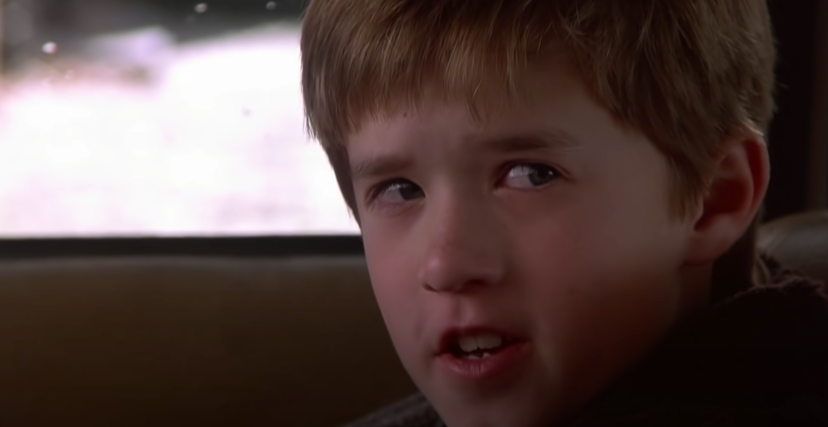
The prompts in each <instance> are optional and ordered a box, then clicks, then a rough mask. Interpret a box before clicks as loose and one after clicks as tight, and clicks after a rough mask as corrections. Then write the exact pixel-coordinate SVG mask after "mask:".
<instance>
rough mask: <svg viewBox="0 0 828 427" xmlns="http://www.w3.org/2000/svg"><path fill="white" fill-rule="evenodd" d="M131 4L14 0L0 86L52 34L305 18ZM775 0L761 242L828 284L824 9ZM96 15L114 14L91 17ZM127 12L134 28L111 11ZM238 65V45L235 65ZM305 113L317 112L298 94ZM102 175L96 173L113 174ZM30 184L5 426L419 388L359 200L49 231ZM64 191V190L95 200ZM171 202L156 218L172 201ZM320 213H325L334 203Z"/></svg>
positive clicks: (233, 0) (137, 419) (167, 419)
mask: <svg viewBox="0 0 828 427" xmlns="http://www.w3.org/2000/svg"><path fill="white" fill-rule="evenodd" d="M120 2H121V0H107V1H106V2H103V1H102V0H71V1H67V0H55V1H49V0H38V1H35V0H32V1H30V2H26V1H9V0H6V1H2V2H0V4H2V5H3V6H2V7H3V8H4V9H3V10H4V12H0V14H2V15H1V16H2V18H3V19H2V21H0V22H2V25H0V28H2V30H0V34H5V38H3V40H2V43H0V49H2V50H0V52H2V58H3V68H2V73H0V87H4V86H13V85H14V84H15V82H17V81H18V80H19V79H18V80H15V79H16V78H15V77H14V76H20V75H24V74H25V73H31V72H33V71H31V70H33V69H34V68H26V65H25V64H28V63H29V62H27V61H28V60H27V58H30V57H41V56H43V55H47V56H48V55H57V54H61V52H64V50H63V49H66V51H71V50H72V49H74V47H73V46H79V44H72V43H69V42H67V43H65V44H64V43H61V42H59V41H58V42H55V43H56V44H55V45H48V46H47V45H46V44H44V40H61V37H64V36H65V37H66V38H67V39H69V38H71V37H75V38H76V39H77V40H82V39H83V38H84V37H92V36H97V35H98V33H100V34H104V33H118V32H123V31H127V30H131V29H134V28H140V27H144V26H146V25H147V23H151V24H153V25H156V26H159V27H164V28H169V29H170V30H169V33H170V34H172V36H171V37H173V40H174V41H173V43H184V41H188V42H189V41H194V42H193V43H202V44H201V45H199V46H201V47H200V49H202V50H204V49H207V48H206V47H204V46H206V45H205V44H203V43H205V42H204V40H209V39H210V37H215V36H216V34H223V35H227V34H229V35H231V36H232V35H234V34H239V33H241V32H243V31H247V30H246V29H248V28H253V27H256V26H261V25H269V24H270V23H274V22H275V23H279V24H278V25H288V24H282V23H283V22H293V23H295V22H298V20H299V19H300V16H301V10H302V4H303V2H302V1H280V2H267V1H238V0H227V1H225V2H223V3H222V2H220V1H216V2H207V3H198V2H185V1H182V0H176V1H168V0H133V1H129V2H127V1H123V2H122V3H123V4H122V7H121V6H119V4H120ZM104 3H105V4H106V7H105V8H104V7H103V6H101V5H103V4H104ZM196 3H198V4H196ZM769 4H770V5H771V10H772V16H773V19H774V26H775V28H776V33H777V39H778V44H779V65H778V80H779V89H778V95H777V102H778V112H777V115H776V119H775V120H774V122H773V124H772V127H771V130H770V132H769V135H767V139H768V143H769V149H770V152H771V162H772V179H771V187H770V190H769V193H768V196H767V199H766V204H765V207H764V217H763V218H764V220H763V223H762V226H761V229H760V233H759V238H758V244H759V247H760V249H761V250H762V251H763V252H765V253H767V254H768V255H770V256H772V257H773V258H775V259H777V260H779V261H780V262H782V263H783V264H785V265H786V266H788V267H791V268H794V269H797V270H799V271H802V272H803V273H805V274H806V275H809V276H811V277H813V278H816V279H818V280H822V281H828V30H826V28H828V5H826V4H825V2H821V1H819V0H801V1H797V2H790V1H787V2H785V1H781V0H771V1H769ZM99 8H103V9H99ZM10 10H11V11H12V13H11V14H10V12H9V11H10ZM95 10H98V11H99V12H98V14H104V16H101V17H98V18H96V19H92V18H91V17H90V16H92V15H94V13H93V11H95ZM21 11H27V13H28V15H27V16H28V18H27V19H29V20H30V21H31V23H30V24H31V25H30V26H31V27H32V28H34V30H31V31H30V32H32V33H33V34H34V35H33V36H31V37H32V40H28V41H22V42H21V41H18V40H16V39H14V37H17V38H20V37H22V36H20V35H19V34H17V35H15V36H14V37H13V38H12V39H13V40H12V41H14V43H12V41H9V38H8V37H9V34H10V32H11V31H12V30H14V31H18V32H20V31H22V30H20V28H21V24H20V21H19V19H20V16H22V15H20V14H21V13H22V12H21ZM136 11H143V12H141V13H138V12H136ZM118 13H121V14H123V16H124V17H125V18H124V19H123V20H124V21H125V22H124V24H123V25H122V26H121V27H117V26H116V25H115V24H112V23H107V21H108V19H107V18H108V17H112V20H113V21H117V19H119V18H116V16H120V15H118ZM193 16H195V17H196V18H192V17H193ZM200 17H203V19H202V18H200ZM199 19H202V20H201V21H199ZM12 21H15V22H12ZM132 21H135V22H132ZM102 23H105V24H106V25H104V24H102ZM202 24H203V25H202ZM15 29H16V30H15ZM50 31H51V32H50ZM291 31H295V29H294V30H291ZM39 32H42V33H43V34H47V33H48V35H46V36H38V35H37V34H40V33H39ZM153 40H155V39H153ZM292 40H293V41H292V42H291V43H294V42H295V39H292ZM98 46H100V45H98ZM291 46H293V45H291ZM33 50H34V51H36V52H34V51H33ZM49 51H51V52H52V53H48V52H49ZM55 51H57V53H55ZM33 52H34V53H33ZM44 52H45V53H44ZM38 55H40V56H38ZM139 56H140V55H139ZM79 57H80V58H81V59H80V60H78V61H80V62H81V63H82V62H83V61H86V62H89V63H91V62H93V61H98V59H91V58H92V57H91V56H88V55H87V56H79ZM49 58H51V56H49ZM235 58H241V56H233V55H229V56H228V57H227V59H226V61H228V62H232V61H234V60H235ZM239 60H241V59H239ZM41 62H43V61H41ZM47 62H48V61H47ZM21 70H23V71H21ZM21 73H23V74H21ZM139 74H140V76H143V77H141V78H151V77H146V76H147V75H149V74H146V73H144V74H141V73H139ZM96 75H97V74H96ZM107 76H109V75H108V74H107ZM130 76H133V74H130ZM94 78H98V77H94ZM104 78H109V77H100V79H104ZM239 78H242V79H243V78H244V76H243V75H242V76H240V77H239ZM251 78H252V77H251ZM4 80H5V81H4ZM297 84H298V83H297ZM4 90H10V89H8V88H4V89H0V94H2V93H3V92H2V91H4ZM15 93H21V92H15ZM222 96H224V95H222ZM46 99H47V100H48V99H52V98H46ZM21 102H22V101H21ZM5 103H6V106H4V99H3V96H2V95H0V128H1V127H3V126H4V124H9V123H10V124H14V123H13V121H14V120H17V119H19V116H14V115H13V114H11V113H10V111H12V109H11V108H7V106H8V105H11V103H12V101H8V100H6V101H5ZM39 108H40V107H39ZM43 108H45V107H43ZM113 108H114V107H113ZM289 108H291V109H293V110H295V111H296V114H298V116H297V117H300V118H301V105H298V104H292V105H290V106H289ZM14 111H18V110H14ZM255 113H256V111H254V112H253V114H255ZM221 114H224V113H221ZM274 114H275V113H274ZM4 115H5V116H6V117H5V118H4V117H3V116H4ZM182 120H183V119H182ZM291 123H293V122H291ZM299 125H301V123H299V124H295V126H299ZM9 126H11V125H9ZM187 126H191V127H198V126H200V125H199V124H198V123H196V122H193V123H189V124H188V125H187ZM292 126H293V125H292ZM300 131H301V129H300ZM90 132H91V131H90ZM234 132H235V131H234ZM81 133H82V132H81ZM231 134H232V133H229V134H228V135H231ZM277 134H278V132H277ZM3 135H6V136H7V137H8V139H6V142H3V138H4V136H3ZM8 135H11V134H4V133H3V132H2V131H0V159H1V158H3V157H6V159H7V161H5V162H3V161H2V160H0V169H4V168H5V169H6V170H10V169H9V168H11V167H12V166H13V165H14V164H16V163H18V162H23V161H24V160H20V159H28V160H25V161H27V162H36V161H38V160H37V159H39V158H42V157H44V156H46V155H45V154H43V153H41V154H38V155H36V156H28V157H25V156H24V157H15V158H12V157H13V156H12V153H13V152H14V151H11V150H14V149H15V146H14V145H13V144H12V143H11V142H9V141H11V140H12V139H11V136H8ZM26 135H30V134H25V135H24V136H26ZM146 135H149V134H146ZM182 135H189V134H182ZM275 138H277V139H278V138H279V137H278V135H277V136H276V137H275ZM21 141H22V142H20V141H18V144H21V143H25V142H26V139H25V138H23V139H22V140H21ZM310 149H315V147H311V148H310ZM39 153H40V152H39ZM314 155H317V154H314ZM253 157H256V156H253ZM314 159H321V160H314V161H315V162H316V163H312V167H317V168H325V167H327V165H326V164H325V162H324V158H323V157H318V158H317V157H314ZM291 161H293V160H291ZM279 164H281V163H279ZM309 164H310V163H309ZM4 165H5V166H4ZM101 170H102V171H103V172H100V174H99V179H100V180H104V181H105V180H108V179H111V176H109V175H107V174H108V173H110V172H107V170H106V169H101ZM272 172H273V173H279V170H275V171H272ZM111 173H115V172H111ZM234 173H235V172H234ZM14 177H15V175H9V174H4V173H3V172H2V170H0V181H3V180H8V181H7V182H6V183H0V211H4V210H5V211H7V212H12V211H14V212H16V214H15V215H18V216H19V217H20V218H23V219H22V220H20V221H21V222H18V223H17V224H34V226H37V225H39V222H42V223H43V224H44V228H43V229H42V230H45V231H42V232H36V231H37V230H39V229H35V228H31V227H29V226H28V225H27V227H29V228H24V227H23V226H20V227H19V228H17V229H15V228H14V227H13V226H11V225H9V226H7V227H4V226H3V225H2V224H0V424H2V425H6V426H33V427H34V426H59V425H67V426H68V425H78V426H81V425H82V426H90V427H91V426H148V425H152V426H156V427H166V426H170V427H172V426H182V425H197V426H200V427H212V426H216V427H218V426H249V427H258V426H299V425H301V426H307V427H314V426H318V427H333V426H337V425H342V424H345V423H347V422H349V421H352V420H354V419H356V418H358V417H360V416H361V415H364V414H366V413H368V412H370V411H371V410H374V409H377V408H379V407H381V406H384V405H386V404H390V403H392V402H394V401H396V400H399V399H401V398H404V397H405V396H407V395H409V394H411V393H414V392H415V391H416V388H415V386H414V384H413V383H412V382H411V380H410V379H409V378H408V376H407V375H406V373H405V371H404V370H403V368H402V366H401V364H400V362H399V360H398V359H397V356H396V354H395V352H394V349H393V346H392V345H391V342H390V340H389V338H388V335H387V333H386V330H385V327H384V325H383V322H382V317H381V315H380V312H379V309H378V307H377V304H376V301H375V300H374V296H373V293H372V289H371V284H370V280H369V277H368V272H367V269H366V261H365V257H364V254H363V249H362V244H361V241H360V237H359V234H358V228H357V227H356V226H355V225H354V224H353V223H352V219H351V218H350V217H349V216H348V215H347V212H346V211H345V209H344V208H343V209H342V212H341V217H342V223H343V224H345V223H347V224H350V225H347V224H346V226H343V228H339V229H335V228H333V226H331V227H328V228H325V227H327V225H325V226H319V227H317V228H316V229H314V228H313V227H315V226H308V225H301V224H305V223H302V222H301V221H298V220H296V221H295V222H290V221H288V220H285V221H286V222H285V224H288V225H285V226H282V225H278V226H277V225H272V224H271V223H266V222H260V223H257V224H259V225H257V226H255V227H253V226H251V227H248V228H247V229H245V230H244V232H237V231H235V229H233V228H232V227H229V226H228V227H227V228H223V229H218V228H212V229H211V228H209V227H205V228H204V229H201V230H196V231H195V232H193V231H188V230H183V231H182V230H175V229H173V230H171V231H169V230H167V231H164V232H159V233H157V234H153V232H152V231H151V230H150V231H147V229H144V228H142V229H140V230H137V229H136V230H137V231H135V232H134V233H132V232H131V231H130V229H128V228H117V227H115V228H112V229H107V230H104V231H103V232H97V231H95V230H96V229H94V226H95V224H92V225H91V226H88V224H87V225H84V227H85V228H83V227H76V228H71V227H69V226H65V227H64V228H63V229H61V228H60V227H61V226H60V225H58V226H55V227H52V225H50V224H52V223H50V224H46V221H47V220H49V218H60V216H59V214H61V212H60V207H58V208H49V209H51V210H50V211H49V214H50V216H42V215H41V216H37V215H35V214H34V210H35V209H37V203H35V202H37V201H39V199H40V198H41V197H43V198H48V197H53V196H52V195H50V194H52V193H44V194H42V195H41V194H40V193H31V194H30V195H31V196H32V197H29V198H22V199H21V198H19V197H18V198H12V197H5V196H6V194H11V190H8V191H7V190H4V189H9V188H11V189H14V188H17V187H15V185H18V184H20V182H22V181H19V182H18V181H15V179H16V178H14ZM287 181H290V179H288V180H287ZM20 185H22V184H20ZM324 185H326V186H327V187H325V188H328V191H329V192H328V193H325V194H326V196H325V200H323V201H320V202H319V203H323V202H324V203H341V200H339V199H337V198H336V197H338V193H337V191H338V188H337V186H336V183H335V182H334V181H333V180H332V179H331V178H330V176H328V180H327V181H325V184H324ZM20 188H22V187H20ZM27 188H28V187H27ZM21 191H23V193H24V194H29V193H27V192H36V189H35V190H28V189H27V190H21ZM67 191H68V194H67V195H66V197H72V195H73V194H81V193H80V190H77V191H78V193H72V191H75V190H71V189H70V190H67ZM125 191H126V190H125ZM233 191H235V190H233ZM278 191H287V190H278ZM305 191H306V189H302V190H301V191H298V192H297V193H296V196H295V197H299V198H301V197H306V193H305ZM307 191H311V190H307ZM14 194H19V193H14ZM307 197H310V196H307ZM233 200H237V199H231V200H230V202H227V203H230V204H231V205H232V204H233V203H236V202H234V201H233ZM160 203H161V202H158V203H154V204H153V205H152V206H151V210H152V211H158V210H163V209H164V206H163V205H162V204H160ZM239 203H242V202H239ZM309 203H310V202H309ZM314 203H315V202H314ZM242 204H243V203H242ZM96 206H98V205H96ZM130 206H132V205H130ZM308 206H309V208H308V209H309V212H311V211H313V210H320V211H321V210H324V209H326V208H324V207H319V206H328V205H312V204H309V205H308ZM49 209H47V210H49ZM203 209H206V208H204V207H203V205H199V207H198V209H196V210H203ZM38 212H39V211H38ZM83 212H86V211H82V212H81V214H82V215H85V214H84V213H83ZM302 212H305V211H302ZM38 215H40V214H39V213H38ZM307 215H309V214H308V213H301V214H299V216H307ZM3 218H7V221H11V220H10V219H8V218H12V217H11V216H3V215H0V223H1V222H2V221H3ZM288 219H290V218H288ZM300 219H301V218H300ZM24 220H29V221H30V222H25V221H24ZM38 221H39V222H38ZM291 221H292V219H291ZM320 221H322V220H320ZM53 222H55V221H53ZM7 224H12V223H11V222H9V223H7ZM262 224H264V225H262ZM268 224H271V225H268ZM273 224H275V223H273ZM291 224H292V225H291ZM296 224H300V225H296ZM319 224H322V222H319ZM325 224H328V223H325ZM50 227H51V228H50ZM90 227H91V228H90ZM101 227H104V226H103V225H101ZM113 227H114V226H113ZM118 227H120V225H119V226H118ZM159 227H160V226H159ZM256 227H258V228H256ZM291 227H292V228H291ZM303 227H304V228H303ZM348 227H350V228H348ZM32 230H35V231H32ZM89 230H92V231H89ZM108 230H109V231H111V230H114V231H112V232H109V231H108ZM159 230H160V228H159ZM165 230H166V229H165ZM331 230H334V231H331ZM343 230H344V231H343Z"/></svg>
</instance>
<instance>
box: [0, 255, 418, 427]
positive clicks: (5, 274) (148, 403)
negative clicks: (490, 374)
mask: <svg viewBox="0 0 828 427" xmlns="http://www.w3.org/2000/svg"><path fill="white" fill-rule="evenodd" d="M412 390H413V386H412V385H411V384H410V382H409V380H408V378H407V376H406V375H405V373H404V371H403V370H402V368H401V367H400V365H399V362H398V360H397V358H396V355H395V354H394V352H393V349H392V347H391V345H390V342H389V339H388V337H387V335H386V331H385V329H384V326H383V324H382V320H381V318H380V315H379V311H378V309H377V307H376V303H375V301H374V298H373V295H372V293H371V289H370V285H369V281H368V277H367V274H366V271H365V265H364V262H363V260H362V259H360V258H332V259H331V258H328V259H296V260H281V261H276V260H230V259H160V260H156V259H127V260H101V259H95V260H74V261H36V262H15V263H9V262H6V263H4V264H0V425H3V426H32V427H34V426H70V425H71V426H86V427H92V426H153V427H162V426H171V427H172V426H176V427H182V426H199V427H207V426H334V425H337V424H340V423H342V422H345V421H348V420H350V419H353V418H354V417H357V416H359V415H361V414H364V413H366V412H367V411H369V410H370V409H373V408H375V407H377V406H379V405H382V404H385V403H389V402H391V401H393V400H395V399H397V398H400V397H402V396H404V395H406V394H408V393H409V392H411V391H412Z"/></svg>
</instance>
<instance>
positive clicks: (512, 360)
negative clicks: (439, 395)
mask: <svg viewBox="0 0 828 427" xmlns="http://www.w3.org/2000/svg"><path fill="white" fill-rule="evenodd" d="M528 355H529V345H528V343H513V344H511V345H509V346H508V347H504V348H503V349H501V350H500V351H498V352H497V353H495V354H492V355H489V356H488V357H481V358H479V359H465V358H462V357H456V356H455V355H453V354H451V353H444V354H442V355H440V356H439V357H438V360H439V361H440V363H441V364H442V365H443V366H444V367H445V368H446V369H448V371H449V372H450V373H451V374H452V375H453V376H455V377H457V378H459V379H461V380H464V381H469V382H488V381H493V380H498V379H504V378H507V377H509V376H510V375H514V374H515V373H516V372H517V371H518V370H519V369H518V368H520V367H521V366H522V365H523V364H524V363H523V362H525V360H526V358H527V357H528Z"/></svg>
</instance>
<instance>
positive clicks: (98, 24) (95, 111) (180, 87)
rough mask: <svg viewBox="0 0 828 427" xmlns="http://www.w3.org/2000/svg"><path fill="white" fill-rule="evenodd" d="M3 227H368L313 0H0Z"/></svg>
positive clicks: (131, 231) (165, 231) (131, 230)
mask: <svg viewBox="0 0 828 427" xmlns="http://www.w3.org/2000/svg"><path fill="white" fill-rule="evenodd" d="M0 3H2V4H3V6H2V12H0V13H2V18H3V19H2V25H3V28H2V30H0V34H2V43H0V50H1V51H2V60H3V64H2V67H1V69H2V73H1V74H0V238H9V237H11V238H27V237H107V236H226V235H234V236H238V235H265V234H267V235H294V234H302V235H308V234H328V235H330V234H356V233H357V232H358V229H357V227H356V225H355V223H354V221H353V220H352V218H351V217H350V215H349V213H348V212H347V209H346V207H345V204H344V202H343V201H342V198H341V196H340V194H339V191H338V188H337V185H336V182H335V179H334V176H333V173H332V172H331V171H330V168H329V166H328V163H327V159H326V158H325V155H324V153H323V152H322V150H321V149H320V148H319V147H318V146H317V145H316V143H315V142H314V141H311V140H309V139H308V137H307V136H306V134H305V130H304V127H303V117H302V100H301V92H300V76H299V72H300V63H299V59H300V58H299V44H298V42H299V16H300V13H301V4H302V1H301V0H277V1H265V0H225V1H215V2H203V3H201V2H192V1H189V2H188V1H182V0H0Z"/></svg>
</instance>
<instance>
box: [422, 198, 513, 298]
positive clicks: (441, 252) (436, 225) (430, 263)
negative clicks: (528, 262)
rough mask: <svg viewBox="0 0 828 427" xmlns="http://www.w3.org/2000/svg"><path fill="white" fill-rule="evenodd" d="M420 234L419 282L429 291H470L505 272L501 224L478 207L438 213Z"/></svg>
mask: <svg viewBox="0 0 828 427" xmlns="http://www.w3.org/2000/svg"><path fill="white" fill-rule="evenodd" d="M429 225H430V230H429V232H428V233H424V235H423V238H424V239H426V241H425V242H424V243H425V244H424V247H425V248H426V249H425V254H424V257H423V259H422V264H421V266H420V277H419V279H420V283H421V284H422V286H423V287H424V288H425V289H426V290H428V291H430V292H441V293H443V292H452V293H458V292H470V291H473V290H475V289H479V288H485V287H490V286H494V285H498V284H500V283H501V282H502V281H503V279H504V276H505V274H506V264H507V262H506V259H505V249H506V246H507V245H505V244H504V243H505V242H503V241H502V238H501V234H502V230H503V227H502V225H501V226H500V227H498V224H497V222H496V221H494V220H493V219H492V218H491V217H490V216H488V215H487V214H486V213H484V212H481V211H480V210H476V211H475V210H471V209H469V210H458V209H452V210H451V211H450V212H446V213H443V214H441V215H439V218H435V220H434V221H432V222H431V223H430V224H429Z"/></svg>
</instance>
